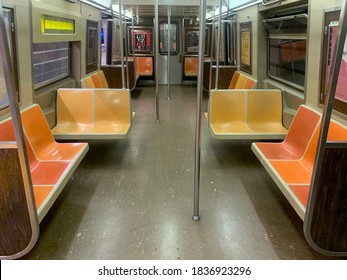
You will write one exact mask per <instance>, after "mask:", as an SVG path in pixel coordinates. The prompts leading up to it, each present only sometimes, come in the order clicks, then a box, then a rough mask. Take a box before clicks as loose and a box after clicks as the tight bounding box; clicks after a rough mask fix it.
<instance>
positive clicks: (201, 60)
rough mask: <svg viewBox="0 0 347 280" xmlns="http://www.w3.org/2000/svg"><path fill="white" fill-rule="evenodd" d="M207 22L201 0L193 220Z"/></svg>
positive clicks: (196, 212) (196, 211)
mask: <svg viewBox="0 0 347 280" xmlns="http://www.w3.org/2000/svg"><path fill="white" fill-rule="evenodd" d="M205 23H206V0H200V26H199V69H198V89H197V100H196V129H195V169H194V214H193V220H194V221H198V220H200V215H199V193H200V157H201V110H202V90H203V74H204V73H203V72H204V53H205V49H204V47H205Z"/></svg>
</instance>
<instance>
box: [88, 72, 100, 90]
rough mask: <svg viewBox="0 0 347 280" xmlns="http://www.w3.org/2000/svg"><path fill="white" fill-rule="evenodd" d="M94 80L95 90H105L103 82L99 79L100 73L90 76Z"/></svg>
mask: <svg viewBox="0 0 347 280" xmlns="http://www.w3.org/2000/svg"><path fill="white" fill-rule="evenodd" d="M90 77H91V78H92V81H93V84H94V87H95V88H103V85H102V83H101V80H100V78H99V75H98V73H94V74H93V75H91V76H90Z"/></svg>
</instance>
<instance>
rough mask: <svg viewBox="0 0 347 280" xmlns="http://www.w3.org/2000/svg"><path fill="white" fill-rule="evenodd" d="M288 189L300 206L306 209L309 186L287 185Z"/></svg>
mask: <svg viewBox="0 0 347 280" xmlns="http://www.w3.org/2000/svg"><path fill="white" fill-rule="evenodd" d="M289 188H290V189H291V190H292V192H293V193H294V194H295V196H296V197H297V198H298V199H299V201H300V202H301V204H302V205H303V206H304V207H306V206H307V202H308V194H309V192H310V185H289Z"/></svg>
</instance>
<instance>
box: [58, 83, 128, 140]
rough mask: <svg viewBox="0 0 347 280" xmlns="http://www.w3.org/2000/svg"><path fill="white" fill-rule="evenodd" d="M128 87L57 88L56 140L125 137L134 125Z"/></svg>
mask: <svg viewBox="0 0 347 280" xmlns="http://www.w3.org/2000/svg"><path fill="white" fill-rule="evenodd" d="M131 116H132V113H131V97H130V91H129V90H127V89H76V88H74V89H58V94H57V124H56V126H55V127H54V128H53V129H52V133H53V135H54V138H55V139H123V138H126V137H127V134H128V132H129V130H130V127H131Z"/></svg>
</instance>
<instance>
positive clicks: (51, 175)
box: [0, 104, 88, 222]
mask: <svg viewBox="0 0 347 280" xmlns="http://www.w3.org/2000/svg"><path fill="white" fill-rule="evenodd" d="M21 119H22V123H23V132H24V141H25V147H26V152H27V158H28V163H29V168H30V175H31V181H32V184H33V191H34V197H35V203H36V207H37V215H38V220H39V222H41V221H42V219H43V218H44V216H45V215H46V213H47V212H48V210H49V209H50V207H51V206H52V205H53V203H54V201H55V199H56V198H57V196H58V195H59V193H60V192H61V191H62V189H63V188H64V186H65V184H66V182H67V181H68V179H69V178H70V177H71V175H72V173H73V171H74V170H75V169H76V168H77V165H78V164H79V162H80V161H81V159H82V158H83V157H84V155H85V153H86V152H87V150H88V144H84V143H73V144H69V143H64V144H58V143H56V142H55V141H54V139H53V137H52V135H51V134H50V131H49V127H48V124H47V122H46V120H45V118H44V115H43V113H42V111H41V109H40V108H39V106H38V105H36V104H35V105H33V106H31V107H29V108H27V109H26V110H24V111H23V112H21ZM31 140H32V141H33V142H31ZM0 141H10V142H15V141H16V139H15V133H14V128H13V122H12V119H6V120H5V121H4V122H2V123H0ZM69 148H71V151H69V150H68V149H69Z"/></svg>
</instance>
